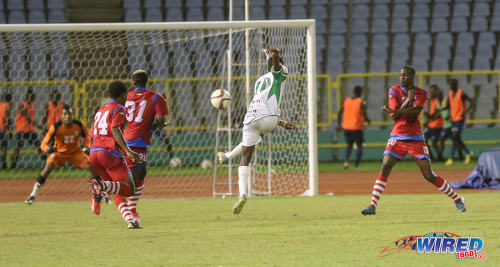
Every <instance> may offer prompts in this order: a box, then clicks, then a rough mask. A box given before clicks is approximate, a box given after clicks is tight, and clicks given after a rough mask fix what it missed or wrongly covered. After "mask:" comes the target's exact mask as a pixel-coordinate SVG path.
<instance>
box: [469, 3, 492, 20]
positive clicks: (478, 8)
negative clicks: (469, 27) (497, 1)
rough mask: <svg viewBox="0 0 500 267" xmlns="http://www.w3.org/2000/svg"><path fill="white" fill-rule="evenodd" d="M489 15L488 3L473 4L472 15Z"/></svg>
mask: <svg viewBox="0 0 500 267" xmlns="http://www.w3.org/2000/svg"><path fill="white" fill-rule="evenodd" d="M489 16H490V5H489V4H488V3H477V1H476V3H475V4H474V12H472V17H489Z"/></svg>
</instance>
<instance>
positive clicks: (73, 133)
mask: <svg viewBox="0 0 500 267" xmlns="http://www.w3.org/2000/svg"><path fill="white" fill-rule="evenodd" d="M82 139H83V145H84V148H83V150H82V148H81V143H82V142H81V140H82ZM89 146H90V139H89V136H88V133H87V128H86V127H85V125H83V124H82V122H81V121H79V120H73V112H72V110H71V108H70V107H69V106H67V105H64V106H63V108H62V112H61V120H60V121H58V122H56V123H54V124H53V125H51V126H50V128H49V132H48V133H47V135H45V138H44V139H43V141H42V144H41V146H40V148H41V149H42V151H43V152H46V153H47V154H48V157H47V162H46V163H45V168H44V169H43V171H42V172H41V173H40V175H39V176H38V179H37V180H36V182H35V185H34V186H33V191H32V192H31V194H30V195H29V196H28V198H27V199H26V200H25V201H24V202H25V203H26V204H32V203H33V201H35V197H36V195H37V194H38V190H39V189H40V187H42V185H43V184H44V183H45V180H46V179H47V177H49V174H50V173H51V172H52V170H53V169H55V168H58V167H62V166H64V164H65V163H66V162H71V163H73V165H75V167H77V168H82V169H86V170H88V171H89V172H90V173H91V174H92V176H95V175H97V173H96V172H95V171H94V169H93V168H92V166H90V163H89V157H88V156H87V154H85V153H88V150H89Z"/></svg>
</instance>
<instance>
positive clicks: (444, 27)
mask: <svg viewBox="0 0 500 267" xmlns="http://www.w3.org/2000/svg"><path fill="white" fill-rule="evenodd" d="M447 31H448V21H447V20H446V19H445V18H436V17H434V18H433V19H432V23H431V32H432V33H440V32H447Z"/></svg>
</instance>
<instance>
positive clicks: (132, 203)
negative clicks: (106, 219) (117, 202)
mask: <svg viewBox="0 0 500 267" xmlns="http://www.w3.org/2000/svg"><path fill="white" fill-rule="evenodd" d="M142 190H144V179H140V180H137V182H136V184H135V191H134V194H133V195H132V196H131V197H129V198H128V202H127V205H128V208H129V210H130V212H131V213H132V215H133V216H134V218H135V220H136V221H137V222H140V219H139V213H137V202H138V201H139V198H140V197H141V194H142Z"/></svg>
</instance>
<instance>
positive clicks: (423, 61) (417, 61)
mask: <svg viewBox="0 0 500 267" xmlns="http://www.w3.org/2000/svg"><path fill="white" fill-rule="evenodd" d="M411 65H412V66H413V67H414V68H415V70H416V71H417V72H420V71H428V70H429V59H428V58H424V57H418V56H417V57H415V56H414V57H413V58H412V62H411Z"/></svg>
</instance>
